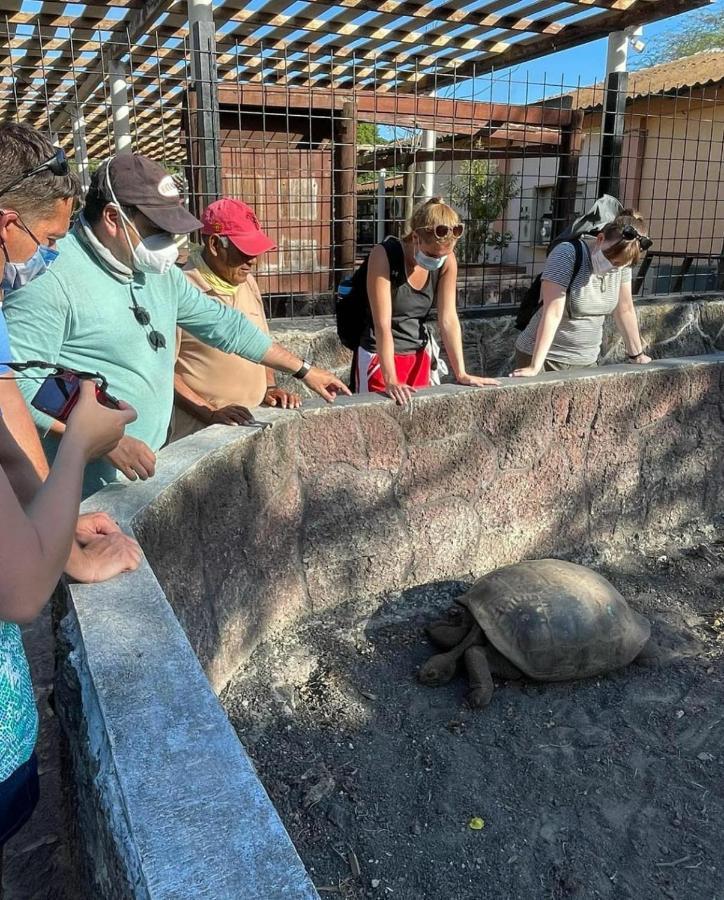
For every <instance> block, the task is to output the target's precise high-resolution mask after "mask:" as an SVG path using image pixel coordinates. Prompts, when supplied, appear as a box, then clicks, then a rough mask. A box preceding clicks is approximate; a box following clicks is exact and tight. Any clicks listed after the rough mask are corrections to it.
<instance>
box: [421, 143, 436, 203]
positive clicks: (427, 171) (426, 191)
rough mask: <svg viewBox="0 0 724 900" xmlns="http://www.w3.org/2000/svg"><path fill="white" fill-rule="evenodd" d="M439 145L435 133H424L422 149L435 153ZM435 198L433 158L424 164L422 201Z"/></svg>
mask: <svg viewBox="0 0 724 900" xmlns="http://www.w3.org/2000/svg"><path fill="white" fill-rule="evenodd" d="M436 143H437V134H436V133H435V132H434V131H423V132H422V149H423V150H427V151H428V152H429V153H433V152H434V150H435V145H436ZM434 196H435V160H434V158H433V157H432V156H431V157H430V159H426V160H425V161H424V163H423V164H422V199H423V200H429V199H430V197H434Z"/></svg>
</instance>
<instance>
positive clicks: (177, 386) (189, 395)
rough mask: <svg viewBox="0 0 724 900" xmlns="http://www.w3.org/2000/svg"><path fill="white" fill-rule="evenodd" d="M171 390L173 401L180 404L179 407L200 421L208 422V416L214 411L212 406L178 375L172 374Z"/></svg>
mask: <svg viewBox="0 0 724 900" xmlns="http://www.w3.org/2000/svg"><path fill="white" fill-rule="evenodd" d="M173 392H174V402H175V403H176V405H177V406H180V407H181V409H183V410H184V411H185V412H187V413H189V414H190V415H192V416H194V418H196V419H199V420H200V421H201V422H208V419H209V417H210V416H211V414H212V413H213V412H214V407H213V406H212V405H211V404H210V403H209V402H208V401H207V400H204V398H203V397H202V396H201V395H200V394H197V393H196V391H194V390H193V389H192V388H190V387H189V386H188V385H187V384H186V382H185V381H184V380H183V379H182V378H181V376H180V375H175V376H174V380H173Z"/></svg>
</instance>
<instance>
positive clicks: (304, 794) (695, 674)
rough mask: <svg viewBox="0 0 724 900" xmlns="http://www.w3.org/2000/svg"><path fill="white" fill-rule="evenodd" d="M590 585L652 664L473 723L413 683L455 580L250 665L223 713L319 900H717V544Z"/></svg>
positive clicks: (720, 851)
mask: <svg viewBox="0 0 724 900" xmlns="http://www.w3.org/2000/svg"><path fill="white" fill-rule="evenodd" d="M597 568H598V569H599V571H601V572H602V573H603V574H604V575H606V576H607V577H608V578H609V579H610V580H611V581H612V582H613V584H614V585H615V586H616V587H617V588H618V589H619V590H620V591H621V592H622V593H623V595H624V596H625V597H626V598H627V599H628V600H629V602H630V603H631V604H632V606H634V607H635V608H636V609H638V610H639V611H640V612H642V613H644V614H645V615H647V616H648V617H649V619H650V620H651V621H652V623H653V634H654V636H655V637H656V639H657V642H658V643H659V645H660V648H661V652H660V658H659V659H658V660H657V661H656V662H655V663H653V664H650V665H646V666H643V665H633V666H630V667H629V668H628V669H626V670H622V671H619V672H616V673H613V674H611V675H610V676H607V677H604V678H601V679H598V680H589V681H585V682H584V681H581V682H576V683H568V684H545V685H543V684H533V683H527V684H521V683H515V682H508V683H500V682H498V683H496V692H495V694H494V696H493V701H492V703H491V705H490V706H489V707H488V708H487V709H486V710H483V711H474V710H471V709H468V708H466V706H465V702H464V701H465V683H464V679H463V677H462V676H460V677H459V678H458V679H456V680H455V681H454V682H453V683H451V684H450V685H448V686H446V687H440V688H426V687H423V686H421V685H420V684H418V682H417V680H416V677H415V673H416V669H417V668H418V667H419V665H420V664H421V663H422V662H423V661H424V660H425V659H426V658H427V657H428V656H429V655H430V654H431V652H432V649H431V646H430V644H429V642H428V640H427V638H426V637H425V635H424V633H423V630H422V628H423V625H424V624H425V623H426V622H429V621H430V620H431V618H434V616H435V613H436V612H441V611H444V610H445V609H446V608H447V607H448V606H449V605H450V602H451V600H452V599H453V598H454V597H455V596H457V595H458V594H459V593H461V591H462V590H463V589H464V587H465V586H464V585H463V584H461V583H455V584H451V583H446V584H439V585H427V586H426V587H424V588H419V589H416V590H414V591H410V592H407V593H406V594H404V595H402V596H399V597H396V598H391V599H390V600H388V601H387V602H385V603H384V604H382V605H379V604H378V605H376V606H371V608H370V609H361V608H360V606H359V605H358V606H357V607H356V608H355V609H351V608H344V609H337V610H334V611H332V612H329V613H326V614H325V615H323V616H320V617H319V618H317V619H316V620H315V621H310V622H308V623H306V624H305V625H303V626H302V627H301V628H297V629H294V630H293V631H292V630H290V631H289V632H288V633H285V634H284V635H282V636H281V637H280V638H279V639H277V640H276V641H275V642H273V643H272V642H269V643H267V644H265V645H263V646H261V647H259V648H258V649H257V651H256V652H255V654H254V656H253V657H252V659H251V661H250V664H249V665H248V666H247V667H245V669H244V670H243V671H241V672H239V673H238V676H237V678H236V679H235V681H234V682H233V683H232V685H230V687H229V688H228V689H227V691H226V692H225V695H224V696H223V698H222V699H223V702H224V704H225V706H226V708H227V710H228V711H229V715H230V717H231V720H232V722H233V723H234V725H235V727H236V729H237V731H238V733H239V735H240V737H241V740H242V741H243V743H244V745H245V746H246V748H247V750H248V752H249V754H250V755H251V757H252V759H253V760H254V762H255V763H256V766H257V768H258V771H259V775H260V777H261V778H262V780H263V782H264V785H265V786H266V789H267V790H268V792H269V794H270V796H271V798H272V800H273V801H274V803H275V805H276V807H277V809H278V810H279V813H280V815H281V817H282V819H283V821H284V824H285V826H286V828H287V830H288V831H289V833H290V835H291V837H292V839H293V841H294V843H295V845H296V847H297V849H298V851H299V853H300V855H301V857H302V859H303V861H304V863H305V864H306V866H307V868H308V870H309V872H310V873H311V876H312V878H313V880H314V882H315V884H316V885H317V889H318V891H319V892H320V895H321V896H322V897H323V898H324V897H330V898H334V897H341V898H387V897H389V898H391V900H421V898H426V900H428V898H429V900H472V898H476V900H477V898H487V900H547V898H571V897H573V898H586V900H588V898H599V897H607V898H609V897H610V898H617V900H618V898H622V900H625V898H635V900H658V898H662V897H663V898H676V900H724V838H723V837H722V830H723V828H724V609H723V608H724V529H720V530H719V533H718V534H715V535H712V533H711V532H707V533H706V534H705V533H704V532H703V531H702V532H699V533H698V534H697V533H696V531H695V530H694V531H693V532H691V533H689V534H688V535H687V536H686V539H682V541H681V542H677V543H676V544H675V545H672V546H669V547H666V548H664V549H663V550H661V551H658V552H657V553H655V554H651V555H645V554H643V553H632V554H631V555H630V556H629V557H627V558H624V559H620V560H617V561H616V563H615V564H614V563H607V564H601V565H598V566H597ZM475 820H479V821H475ZM472 826H477V827H472ZM269 900H272V898H269ZM274 900H276V898H274Z"/></svg>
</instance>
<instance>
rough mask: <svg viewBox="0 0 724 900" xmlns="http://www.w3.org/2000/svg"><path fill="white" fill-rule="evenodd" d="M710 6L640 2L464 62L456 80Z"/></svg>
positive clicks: (687, 0) (697, 0) (428, 84)
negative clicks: (554, 32)
mask: <svg viewBox="0 0 724 900" xmlns="http://www.w3.org/2000/svg"><path fill="white" fill-rule="evenodd" d="M579 2H580V3H581V5H589V4H584V3H583V2H582V0H579ZM711 2H712V0H637V3H636V4H635V5H633V6H630V7H628V8H627V9H625V10H623V11H621V10H611V11H610V12H606V13H604V14H602V15H600V16H594V17H591V18H590V19H585V20H583V21H582V22H574V23H572V24H570V25H566V27H565V28H564V29H563V30H562V31H561V32H559V33H558V34H557V35H556V36H555V37H548V36H542V37H536V38H531V39H528V40H523V41H519V42H518V43H516V44H514V45H512V46H510V47H509V48H508V49H506V50H505V51H503V52H502V53H499V54H497V55H492V54H488V55H486V56H484V57H482V58H481V59H476V60H470V61H468V62H465V63H463V64H462V65H461V66H459V67H458V69H457V70H456V73H455V78H456V79H460V78H466V77H471V76H473V75H485V74H487V73H488V72H491V71H493V69H498V70H500V69H506V68H508V67H509V66H513V65H515V64H516V63H520V62H525V61H527V60H529V59H535V58H536V57H539V56H545V55H547V54H548V53H556V52H558V51H560V50H568V49H569V48H571V47H578V46H580V45H581V44H587V43H589V42H590V41H595V40H598V39H599V38H602V37H606V36H607V35H609V34H611V33H612V32H615V31H624V30H625V29H626V28H633V27H637V26H639V25H643V24H645V23H647V22H655V21H658V20H659V19H667V18H670V17H671V16H677V15H680V14H681V13H684V12H689V11H690V10H692V9H700V8H701V7H703V6H709V5H710V4H711ZM439 81H440V79H436V78H435V77H434V76H432V75H424V76H423V77H421V78H419V79H417V81H416V82H415V84H414V88H415V89H416V90H420V91H424V90H430V89H431V88H432V87H434V86H436V85H438V86H439Z"/></svg>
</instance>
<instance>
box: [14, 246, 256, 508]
mask: <svg viewBox="0 0 724 900" xmlns="http://www.w3.org/2000/svg"><path fill="white" fill-rule="evenodd" d="M58 250H59V251H60V255H59V256H58V258H57V260H56V261H55V262H54V263H53V265H52V266H51V268H50V269H48V271H47V272H45V273H44V274H43V275H41V276H40V277H39V278H36V279H35V280H34V281H32V282H30V284H28V285H26V286H25V287H22V288H19V289H18V290H17V291H13V292H12V293H11V294H9V295H8V296H7V297H6V298H5V302H4V303H3V312H4V313H5V318H6V320H7V326H8V331H9V333H10V345H11V347H12V352H13V358H14V359H15V360H18V361H24V360H29V359H38V360H43V361H45V362H52V363H57V364H59V365H62V366H67V367H68V368H72V369H80V370H83V371H91V372H100V373H101V374H102V375H104V376H105V378H106V379H107V380H108V390H109V391H110V393H111V394H112V395H113V396H115V397H118V398H119V399H121V400H125V401H126V402H128V403H130V404H131V405H132V406H134V407H135V409H136V411H137V412H138V418H137V419H136V421H135V422H133V423H132V424H131V425H129V426H128V428H127V429H126V433H127V434H129V435H131V436H132V437H135V438H138V439H139V440H142V441H144V442H145V443H146V444H148V446H149V447H150V448H151V449H152V450H154V451H156V450H158V449H159V448H160V447H162V446H163V444H164V443H165V441H166V436H167V433H168V426H169V422H170V420H171V411H172V406H173V371H174V362H175V359H174V356H175V347H176V326H177V325H178V326H180V327H182V328H184V329H185V330H186V331H188V332H189V333H190V334H193V335H194V336H195V337H197V338H199V340H201V341H203V342H204V343H207V344H210V345H211V346H212V347H217V348H219V349H220V350H224V351H226V352H227V353H236V354H238V355H239V356H242V357H244V358H246V359H251V360H253V361H254V362H260V361H261V359H262V357H263V356H264V355H265V354H266V352H267V350H268V349H269V347H270V346H271V343H272V340H271V338H270V337H269V336H268V335H267V334H265V333H264V332H263V331H261V330H260V329H258V328H257V327H256V326H255V325H254V324H252V323H251V322H250V321H249V320H248V319H247V318H246V317H245V316H244V315H242V314H241V313H239V312H238V311H237V310H234V309H231V308H230V307H228V306H225V305H224V304H222V303H217V302H216V301H215V300H213V299H211V298H210V297H207V296H206V295H205V294H202V293H201V292H200V291H198V290H197V289H196V288H195V287H193V286H192V285H191V284H190V283H189V281H188V280H187V279H186V277H185V276H184V275H183V273H182V272H181V271H180V270H179V269H178V268H177V267H176V266H173V267H172V268H171V270H170V271H169V272H168V273H167V274H165V275H143V274H136V275H134V277H133V279H123V277H122V276H117V275H114V274H111V272H110V271H109V270H108V269H107V268H106V266H105V265H103V264H102V263H101V262H100V261H99V260H98V258H97V257H96V255H95V254H94V253H93V251H92V250H91V249H90V248H89V247H88V246H87V245H86V243H85V242H83V241H82V240H80V239H79V238H78V236H77V235H76V233H75V232H71V233H70V234H69V235H68V236H67V237H66V238H64V239H63V240H62V241H60V242H59V244H58ZM131 291H133V295H134V296H135V298H136V302H137V304H138V305H139V306H142V307H143V308H144V309H146V310H147V311H148V313H149V314H150V316H151V325H149V326H146V327H143V326H142V325H139V324H138V322H137V321H136V319H135V318H134V316H133V312H132V309H131V308H132V306H133V304H132V300H131ZM151 328H154V329H156V330H157V331H160V332H161V334H163V336H164V337H165V338H166V348H165V349H163V350H154V349H153V348H152V347H151V345H150V344H149V342H148V339H147V336H146V335H147V333H148V331H150V329H151ZM29 374H30V375H33V376H38V377H41V378H42V377H43V373H42V372H40V371H32V372H30V373H29ZM18 385H19V386H20V389H21V391H22V392H23V394H24V395H25V398H26V400H27V401H28V402H29V401H30V400H31V399H32V397H33V396H34V394H35V393H36V391H37V390H38V382H37V381H32V380H28V379H20V380H19V381H18ZM31 413H32V415H33V418H34V419H35V422H36V424H37V426H38V429H39V431H40V432H41V437H43V443H44V447H45V450H46V453H47V454H48V458H49V459H51V460H52V458H53V457H54V456H55V451H56V449H57V444H58V441H57V438H56V437H54V436H53V435H47V437H44V435H45V432H46V431H47V429H48V427H49V425H50V422H51V419H49V418H48V417H47V416H44V415H43V414H42V413H39V412H38V411H37V410H35V409H33V408H32V407H31ZM116 476H117V470H116V469H115V468H114V467H113V466H111V465H110V463H107V462H105V461H103V460H99V461H97V462H94V463H91V464H90V465H89V466H88V467H87V468H86V476H85V481H84V485H83V496H84V497H87V496H88V495H89V494H92V493H94V491H97V490H99V488H101V487H102V486H103V485H104V484H107V483H108V482H110V481H114V480H115V479H116Z"/></svg>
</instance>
